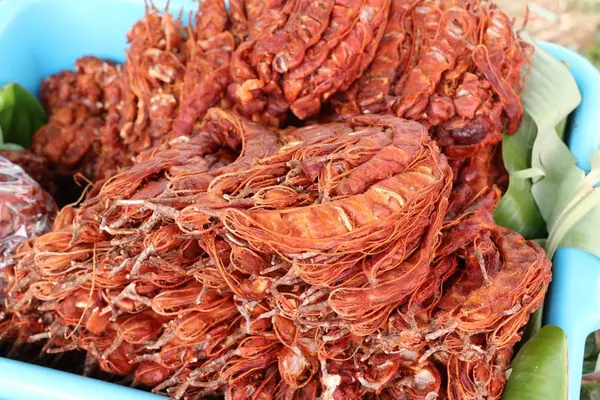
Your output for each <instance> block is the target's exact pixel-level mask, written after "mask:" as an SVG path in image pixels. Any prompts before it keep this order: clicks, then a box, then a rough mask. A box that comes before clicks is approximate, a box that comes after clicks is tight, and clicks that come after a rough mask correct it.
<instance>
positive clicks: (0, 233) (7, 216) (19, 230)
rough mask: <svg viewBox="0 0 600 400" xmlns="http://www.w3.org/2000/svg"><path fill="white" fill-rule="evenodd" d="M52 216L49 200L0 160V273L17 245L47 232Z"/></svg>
mask: <svg viewBox="0 0 600 400" xmlns="http://www.w3.org/2000/svg"><path fill="white" fill-rule="evenodd" d="M55 216H56V204H55V203H54V200H53V199H52V197H51V196H50V195H49V194H48V193H46V192H45V191H44V190H43V189H42V188H41V186H40V185H39V184H38V183H37V182H36V181H35V180H33V179H32V178H31V177H30V176H29V175H27V174H26V173H25V171H23V169H22V168H21V167H19V166H18V165H16V164H13V163H12V162H10V161H8V160H7V159H5V158H4V157H0V269H2V268H4V267H6V266H7V265H10V264H12V263H13V262H14V260H13V255H14V252H15V250H16V249H17V247H18V246H19V245H20V244H21V243H23V242H25V241H26V240H28V239H31V238H33V237H36V236H39V235H41V234H43V233H45V232H48V231H49V230H50V229H51V228H52V222H53V221H54V217H55ZM0 287H1V282H0Z"/></svg>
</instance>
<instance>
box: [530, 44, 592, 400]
mask: <svg viewBox="0 0 600 400" xmlns="http://www.w3.org/2000/svg"><path fill="white" fill-rule="evenodd" d="M542 45H543V47H544V48H545V49H546V50H548V51H549V52H550V53H552V55H554V56H555V57H556V58H558V59H560V60H562V61H566V62H567V63H568V64H569V67H570V69H571V73H572V74H573V77H574V78H575V81H576V82H577V85H578V86H579V90H580V92H581V96H582V101H581V104H580V105H579V107H577V109H576V110H575V111H574V112H573V114H572V115H571V126H570V128H571V129H570V132H569V136H568V138H567V140H568V145H569V148H570V149H571V152H572V153H573V155H574V156H575V158H576V159H577V165H578V166H579V167H580V168H581V169H583V170H584V171H586V172H589V170H590V162H589V157H590V156H591V155H592V154H593V153H594V152H595V151H596V150H597V149H598V148H600V124H599V122H600V73H599V72H598V70H597V69H596V68H595V67H594V66H593V65H592V64H591V63H590V62H589V61H588V60H586V59H585V58H583V57H582V56H581V55H579V54H577V53H575V52H573V51H571V50H568V49H566V48H564V47H562V46H558V45H556V44H551V43H542ZM598 230H599V232H598V234H600V227H598ZM553 261H554V262H553V277H552V284H551V285H550V289H549V292H548V297H547V299H546V315H545V320H544V323H545V324H549V325H557V326H559V327H561V328H562V329H563V330H564V331H565V333H566V335H567V342H568V351H569V399H570V400H576V399H579V397H580V390H581V375H582V367H583V358H584V351H585V340H586V338H587V336H588V335H589V334H590V333H591V332H593V331H595V330H597V329H600V259H598V258H597V257H596V256H594V255H592V254H590V253H587V252H585V251H581V250H577V249H559V250H558V251H557V252H556V256H555V258H554V260H553Z"/></svg>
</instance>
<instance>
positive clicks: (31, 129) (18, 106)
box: [0, 83, 47, 148]
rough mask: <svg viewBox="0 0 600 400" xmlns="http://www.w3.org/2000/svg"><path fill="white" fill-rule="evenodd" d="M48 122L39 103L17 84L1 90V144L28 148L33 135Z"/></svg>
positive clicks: (11, 84)
mask: <svg viewBox="0 0 600 400" xmlns="http://www.w3.org/2000/svg"><path fill="white" fill-rule="evenodd" d="M46 122H47V117H46V112H45V111H44V108H43V107H42V105H41V104H40V103H39V101H38V100H37V99H36V98H35V97H34V96H33V95H32V94H31V93H29V92H28V91H27V90H26V89H24V88H23V87H22V86H20V85H18V84H16V83H9V84H8V85H6V86H4V87H3V88H2V89H0V143H13V144H17V145H19V146H21V147H22V148H23V147H28V146H29V144H30V143H31V138H32V137H33V134H34V133H35V132H36V131H37V130H38V129H39V128H40V127H41V126H42V125H44V124H45V123H46Z"/></svg>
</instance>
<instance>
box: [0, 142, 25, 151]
mask: <svg viewBox="0 0 600 400" xmlns="http://www.w3.org/2000/svg"><path fill="white" fill-rule="evenodd" d="M0 150H17V151H21V150H25V148H23V146H19V145H18V144H14V143H0Z"/></svg>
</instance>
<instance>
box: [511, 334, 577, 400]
mask: <svg viewBox="0 0 600 400" xmlns="http://www.w3.org/2000/svg"><path fill="white" fill-rule="evenodd" d="M511 368H512V371H511V374H510V378H509V379H508V383H507V384H506V388H505V389H504V393H503V395H502V399H503V400H522V399H528V400H538V399H539V400H566V399H567V381H568V379H567V337H566V335H565V333H564V332H563V330H562V329H560V328H558V327H556V326H550V325H548V326H545V327H543V328H542V329H541V330H540V333H539V334H537V335H536V336H534V337H533V338H531V339H530V340H529V341H528V342H527V343H525V344H524V345H523V347H522V348H521V350H519V353H518V354H517V356H516V357H515V359H514V360H513V362H512V365H511Z"/></svg>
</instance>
